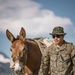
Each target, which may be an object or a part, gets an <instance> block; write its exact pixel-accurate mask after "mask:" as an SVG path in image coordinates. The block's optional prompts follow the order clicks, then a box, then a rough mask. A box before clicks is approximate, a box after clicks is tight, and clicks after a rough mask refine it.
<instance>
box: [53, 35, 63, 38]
mask: <svg viewBox="0 0 75 75" xmlns="http://www.w3.org/2000/svg"><path fill="white" fill-rule="evenodd" d="M60 36H62V35H52V38H55V37H57V38H60Z"/></svg>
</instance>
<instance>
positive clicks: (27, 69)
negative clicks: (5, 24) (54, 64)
mask: <svg viewBox="0 0 75 75" xmlns="http://www.w3.org/2000/svg"><path fill="white" fill-rule="evenodd" d="M6 36H7V38H8V39H9V40H10V41H11V42H12V45H11V47H10V50H11V51H12V55H11V58H12V60H11V62H12V63H10V66H11V68H12V69H13V70H14V72H15V73H16V74H18V75H38V71H39V68H40V64H41V57H42V54H41V51H40V49H39V46H38V44H37V43H36V42H35V41H34V40H33V39H28V38H26V32H25V29H24V28H23V27H22V28H21V31H20V34H19V35H18V36H17V38H15V37H14V36H13V34H12V33H11V32H10V31H9V30H6Z"/></svg>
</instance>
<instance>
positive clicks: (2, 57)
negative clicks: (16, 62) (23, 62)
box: [0, 54, 10, 63]
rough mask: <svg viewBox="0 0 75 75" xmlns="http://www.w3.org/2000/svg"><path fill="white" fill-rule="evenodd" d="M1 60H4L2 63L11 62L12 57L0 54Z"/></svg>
mask: <svg viewBox="0 0 75 75" xmlns="http://www.w3.org/2000/svg"><path fill="white" fill-rule="evenodd" d="M0 62H2V63H9V62H10V59H8V58H5V57H4V56H3V55H2V54H0Z"/></svg>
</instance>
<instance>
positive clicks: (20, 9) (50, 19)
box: [0, 0, 72, 36]
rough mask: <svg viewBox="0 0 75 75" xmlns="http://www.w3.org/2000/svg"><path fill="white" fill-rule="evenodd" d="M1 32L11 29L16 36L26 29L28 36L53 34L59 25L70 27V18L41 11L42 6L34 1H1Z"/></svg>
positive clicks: (44, 10)
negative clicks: (54, 28) (22, 28)
mask: <svg viewBox="0 0 75 75" xmlns="http://www.w3.org/2000/svg"><path fill="white" fill-rule="evenodd" d="M0 1H2V2H0V11H1V12H0V17H1V18H0V32H4V33H5V31H6V29H9V30H10V31H11V32H12V33H13V34H14V35H17V34H19V31H20V28H21V27H24V28H25V29H26V32H27V34H28V35H32V34H34V35H35V36H36V35H39V34H40V35H41V34H42V33H43V34H45V33H49V32H51V30H52V28H53V27H54V26H57V25H59V26H60V25H61V26H63V27H64V26H69V25H72V22H71V20H70V19H69V18H62V17H60V16H56V15H55V13H54V12H53V11H50V10H46V9H41V8H42V5H41V4H38V3H36V2H34V1H32V0H6V1H5V0H0Z"/></svg>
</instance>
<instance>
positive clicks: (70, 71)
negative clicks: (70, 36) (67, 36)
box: [39, 42, 75, 75]
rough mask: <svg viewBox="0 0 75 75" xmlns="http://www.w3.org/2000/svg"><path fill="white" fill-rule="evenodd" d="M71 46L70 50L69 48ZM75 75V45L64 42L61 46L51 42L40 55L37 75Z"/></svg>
mask: <svg viewBox="0 0 75 75" xmlns="http://www.w3.org/2000/svg"><path fill="white" fill-rule="evenodd" d="M70 48H71V50H70ZM48 71H49V73H51V74H50V75H75V47H74V46H73V44H70V43H67V42H64V44H63V45H62V46H61V48H59V49H58V48H57V47H56V45H54V44H52V45H51V46H50V47H48V48H47V49H46V50H44V54H43V56H42V61H41V66H40V70H39V75H48Z"/></svg>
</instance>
